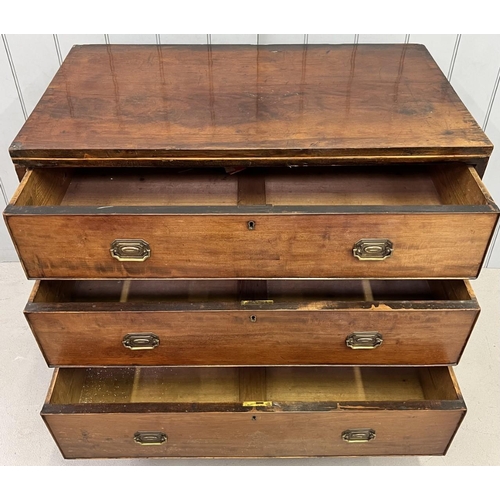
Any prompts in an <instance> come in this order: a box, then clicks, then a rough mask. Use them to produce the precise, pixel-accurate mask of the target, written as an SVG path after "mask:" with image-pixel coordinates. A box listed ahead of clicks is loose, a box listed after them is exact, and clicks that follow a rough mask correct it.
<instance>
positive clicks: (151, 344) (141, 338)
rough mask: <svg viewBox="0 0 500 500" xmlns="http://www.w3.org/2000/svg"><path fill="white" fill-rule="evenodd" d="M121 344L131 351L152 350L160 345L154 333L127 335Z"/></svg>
mask: <svg viewBox="0 0 500 500" xmlns="http://www.w3.org/2000/svg"><path fill="white" fill-rule="evenodd" d="M122 344H123V346H124V347H127V348H128V349H131V350H132V351H139V350H144V349H154V348H155V347H158V346H159V345H160V338H159V337H158V336H157V335H155V334H154V333H128V334H127V335H125V337H123V340H122Z"/></svg>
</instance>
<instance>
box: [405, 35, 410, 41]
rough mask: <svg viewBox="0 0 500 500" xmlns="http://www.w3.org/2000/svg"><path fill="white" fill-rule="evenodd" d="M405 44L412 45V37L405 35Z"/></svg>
mask: <svg viewBox="0 0 500 500" xmlns="http://www.w3.org/2000/svg"><path fill="white" fill-rule="evenodd" d="M405 43H410V35H405Z"/></svg>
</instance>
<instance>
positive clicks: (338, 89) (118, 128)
mask: <svg viewBox="0 0 500 500" xmlns="http://www.w3.org/2000/svg"><path fill="white" fill-rule="evenodd" d="M491 150H492V145H491V143H490V141H489V140H488V139H487V137H486V136H485V135H484V133H483V132H482V130H481V129H480V127H479V126H478V125H477V123H476V122H475V121H474V119H473V118H472V116H471V115H470V113H469V112H468V111H467V109H466V108H465V106H464V105H463V104H462V102H461V101H460V99H459V98H458V96H457V94H456V93H455V91H454V90H453V88H452V87H451V85H450V84H449V83H448V81H447V80H446V78H445V76H444V75H443V74H442V72H441V71H440V69H439V68H438V66H437V65H436V63H435V62H434V60H433V59H432V57H431V56H430V54H429V53H428V51H427V50H426V49H425V47H424V46H422V45H413V44H406V45H300V46H299V45H295V46H290V45H287V46H224V45H221V46H214V45H212V46H166V45H159V46H156V45H88V46H75V47H74V48H73V49H72V50H71V52H70V53H69V55H68V57H67V58H66V60H65V62H64V63H63V65H62V66H61V68H60V70H59V71H58V72H57V74H56V76H55V77H54V79H53V81H52V82H51V84H50V86H49V87H48V89H47V91H46V92H45V94H44V95H43V97H42V99H41V100H40V102H39V103H38V105H37V106H36V108H35V110H34V111H33V113H32V114H31V116H30V117H29V119H28V121H27V122H26V124H25V125H24V127H23V128H22V130H21V131H20V133H19V134H18V136H17V137H16V139H15V140H14V142H13V144H12V146H11V148H10V154H11V156H12V158H13V159H14V161H15V163H17V164H18V165H27V166H37V165H44V164H61V162H62V163H64V162H65V161H66V160H67V161H75V160H76V161H77V162H78V165H85V164H92V163H95V164H101V165H102V164H106V165H110V164H111V163H112V162H113V161H117V160H121V161H122V162H123V161H124V160H129V161H133V162H134V164H140V163H141V162H144V163H145V162H148V161H152V160H155V161H158V160H164V161H165V162H167V163H168V162H175V161H179V160H180V161H184V162H186V161H191V162H200V165H202V166H203V165H205V164H206V163H207V162H211V161H217V162H220V161H221V160H224V161H233V162H234V161H241V162H243V163H245V162H246V163H245V164H247V165H251V164H253V163H256V164H257V163H263V162H267V161H274V162H276V161H282V162H283V163H294V162H296V163H300V164H307V163H308V162H310V163H312V162H316V163H318V162H320V163H321V162H326V161H328V162H333V163H334V162H335V161H336V160H337V161H341V162H346V161H349V160H350V161H355V162H358V163H359V162H360V161H365V162H367V163H370V162H379V161H383V162H388V161H398V162H401V161H407V160H409V159H411V160H418V159H419V158H420V159H422V158H423V159H425V160H427V159H438V160H439V159H443V158H447V159H449V158H450V157H453V159H461V158H462V159H466V160H467V159H470V158H487V157H488V156H489V155H490V153H491ZM82 160H85V161H82ZM210 160H211V161H210ZM202 162H203V163H202Z"/></svg>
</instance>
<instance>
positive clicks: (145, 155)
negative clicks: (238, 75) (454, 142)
mask: <svg viewBox="0 0 500 500" xmlns="http://www.w3.org/2000/svg"><path fill="white" fill-rule="evenodd" d="M16 139H17V137H16ZM16 139H15V140H14V142H12V144H11V145H10V147H9V154H10V157H11V158H12V159H13V160H14V159H15V163H17V164H22V162H23V160H30V161H50V160H53V161H59V160H60V161H67V160H70V161H82V160H84V161H87V160H105V161H117V160H127V159H129V160H143V161H151V160H155V159H160V160H163V161H165V162H169V161H170V162H171V161H175V160H177V159H180V160H191V161H207V160H214V161H222V162H224V161H225V160H228V159H229V160H252V161H262V160H265V161H269V160H276V159H280V160H286V161H292V162H293V161H294V160H296V159H298V160H302V161H304V160H307V161H311V162H315V161H317V160H323V161H325V160H326V161H335V160H344V159H351V158H352V159H357V160H358V161H359V160H360V159H361V160H363V161H364V160H365V159H379V158H380V159H391V158H393V159H395V160H397V161H402V160H404V159H410V160H411V161H417V160H420V161H422V160H428V159H429V160H431V161H432V160H434V159H437V160H439V159H441V158H446V159H448V158H450V159H453V160H455V161H456V160H460V159H462V158H471V157H487V156H490V155H491V153H492V151H493V145H492V144H491V142H490V141H489V140H488V139H487V138H486V137H485V142H484V143H483V144H481V145H478V146H465V147H461V146H434V147H432V146H424V147H422V146H411V147H406V148H396V147H394V148H352V147H343V148H321V147H319V148H310V149H301V148H295V149H293V148H287V149H283V148H276V147H273V144H272V141H269V142H268V144H262V146H261V147H255V148H253V149H252V148H237V147H236V148H223V147H213V148H199V149H189V148H186V149H167V148H162V149H143V150H141V149H137V148H135V149H115V148H102V149H92V148H82V149H77V148H75V149H56V148H45V149H42V148H30V147H24V146H23V144H22V143H21V142H20V141H18V140H16Z"/></svg>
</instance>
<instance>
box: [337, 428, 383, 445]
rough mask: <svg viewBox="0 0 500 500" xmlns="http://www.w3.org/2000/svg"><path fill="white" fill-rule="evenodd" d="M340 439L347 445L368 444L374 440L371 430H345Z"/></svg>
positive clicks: (373, 433) (373, 432)
mask: <svg viewBox="0 0 500 500" xmlns="http://www.w3.org/2000/svg"><path fill="white" fill-rule="evenodd" d="M342 439H343V440H344V441H346V442H348V443H368V441H373V440H374V439H375V431H374V430H373V429H347V430H346V431H344V432H343V433H342Z"/></svg>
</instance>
